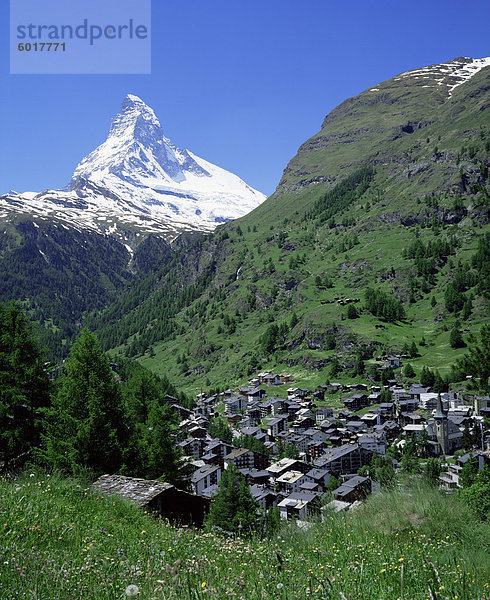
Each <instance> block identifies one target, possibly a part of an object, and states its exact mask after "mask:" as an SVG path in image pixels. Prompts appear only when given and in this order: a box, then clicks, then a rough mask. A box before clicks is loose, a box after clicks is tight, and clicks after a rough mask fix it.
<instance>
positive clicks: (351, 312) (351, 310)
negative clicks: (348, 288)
mask: <svg viewBox="0 0 490 600" xmlns="http://www.w3.org/2000/svg"><path fill="white" fill-rule="evenodd" d="M358 316H359V314H358V312H357V308H356V307H355V305H354V304H349V306H348V307H347V318H348V319H357V317H358Z"/></svg>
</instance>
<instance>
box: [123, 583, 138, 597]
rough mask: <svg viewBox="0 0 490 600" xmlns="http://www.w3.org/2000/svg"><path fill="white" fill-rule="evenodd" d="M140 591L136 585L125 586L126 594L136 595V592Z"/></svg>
mask: <svg viewBox="0 0 490 600" xmlns="http://www.w3.org/2000/svg"><path fill="white" fill-rule="evenodd" d="M139 591H140V589H139V587H138V586H137V585H133V584H131V585H128V587H127V588H126V596H136V594H137V593H138V592H139Z"/></svg>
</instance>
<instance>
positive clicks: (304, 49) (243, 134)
mask: <svg viewBox="0 0 490 600" xmlns="http://www.w3.org/2000/svg"><path fill="white" fill-rule="evenodd" d="M101 1H103V0H101ZM0 5H1V8H0V23H1V25H0V28H1V29H2V31H1V33H2V35H1V38H0V60H1V63H0V132H1V134H0V135H1V145H0V148H1V150H0V153H1V154H0V193H4V192H6V191H8V190H9V189H15V190H17V191H27V190H33V191H35V190H43V189H46V188H56V187H61V186H63V185H65V184H66V183H67V182H68V181H69V180H70V177H71V174H72V172H73V170H74V168H75V166H76V164H77V163H78V162H79V161H80V159H81V158H82V157H83V156H85V155H86V154H88V153H89V152H90V151H92V150H93V149H94V148H95V147H96V146H97V145H98V144H100V143H101V142H102V141H103V140H104V139H105V137H106V135H107V131H108V129H109V126H110V120H111V119H112V118H113V117H114V116H115V114H116V113H117V112H118V110H119V107H120V103H121V100H122V98H123V97H124V96H125V95H126V94H127V93H133V94H136V95H138V96H140V97H141V98H142V99H143V100H144V101H145V102H147V103H148V104H149V105H150V106H151V107H152V108H153V109H154V110H155V112H156V113H157V115H158V117H159V118H160V121H161V123H162V126H163V128H164V131H165V133H166V135H167V136H168V137H170V138H171V139H172V141H173V142H174V143H175V144H176V145H178V146H180V147H187V148H189V149H190V150H191V151H192V152H194V153H196V154H198V155H199V156H202V157H203V158H205V159H207V160H209V161H211V162H213V163H215V164H217V165H219V166H221V167H224V168H226V169H228V170H230V171H232V172H234V173H236V174H237V175H239V176H240V177H242V178H243V179H244V180H245V181H246V182H247V183H249V184H250V185H252V186H253V187H255V188H257V189H259V190H261V191H263V192H264V193H266V194H268V195H269V194H271V193H272V192H273V191H274V189H275V187H276V185H277V183H278V181H279V179H280V177H281V174H282V171H283V169H284V167H285V166H286V164H287V162H288V160H289V159H290V158H291V157H292V156H293V155H294V154H295V153H296V150H297V148H298V147H299V145H300V144H301V143H302V142H304V141H305V140H306V139H308V138H309V137H310V136H311V135H313V134H314V133H316V132H317V131H318V130H319V128H320V125H321V123H322V120H323V118H324V116H325V115H326V114H327V113H328V112H329V111H330V110H332V109H333V108H334V107H335V106H336V105H337V104H339V103H340V102H341V101H342V100H344V99H346V98H348V97H350V96H353V95H355V94H357V93H359V92H361V91H363V90H364V89H366V88H367V87H368V86H372V85H374V84H376V83H378V82H380V81H383V80H385V79H389V78H390V77H392V76H394V75H396V74H398V73H400V72H402V71H406V70H409V69H412V68H416V67H421V66H424V65H427V64H434V63H440V62H445V61H447V60H450V59H452V58H456V57H457V56H471V57H474V58H481V57H483V56H488V55H490V44H489V41H490V37H489V29H488V24H489V23H490V2H488V0H471V1H470V2H466V3H465V2H461V0H423V1H420V0H414V1H410V2H408V1H405V2H397V1H396V0H383V1H379V2H377V1H376V0H372V1H371V2H366V0H352V1H351V2H349V3H346V2H340V1H338V2H337V1H330V0H261V1H259V0H153V10H152V13H153V14H152V43H153V47H152V74H151V75H112V76H109V75H9V55H8V52H9V51H8V36H9V31H8V24H9V18H8V17H9V14H8V2H7V0H2V1H1V3H0Z"/></svg>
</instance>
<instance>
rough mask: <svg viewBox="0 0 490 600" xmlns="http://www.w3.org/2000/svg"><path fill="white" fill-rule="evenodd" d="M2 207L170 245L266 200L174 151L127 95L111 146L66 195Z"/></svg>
mask: <svg viewBox="0 0 490 600" xmlns="http://www.w3.org/2000/svg"><path fill="white" fill-rule="evenodd" d="M2 199H3V200H4V202H3V203H5V202H6V203H7V204H8V205H9V209H11V210H14V211H16V212H29V213H31V214H32V213H34V214H40V215H49V216H53V217H56V218H57V219H62V220H64V219H65V220H67V221H69V222H70V225H72V226H73V225H74V226H77V227H81V228H91V229H95V230H98V231H101V232H104V233H110V234H112V235H115V234H116V232H117V231H118V228H119V230H121V229H122V230H126V231H127V230H131V231H137V232H138V233H161V234H162V235H164V236H165V237H166V238H167V239H170V240H171V239H173V238H175V237H176V236H177V235H178V234H179V233H181V232H182V231H196V230H197V231H211V230H213V229H214V228H215V227H216V225H217V224H219V223H223V222H225V221H230V220H233V219H236V218H238V217H241V216H243V215H245V214H246V213H248V212H250V211H251V210H253V209H254V208H255V207H256V206H258V205H259V204H260V203H261V202H263V201H264V200H265V196H264V194H261V193H260V192H258V191H256V190H254V189H252V188H251V187H250V186H248V185H247V184H246V183H245V182H244V181H242V180H241V179H240V178H239V177H237V176H236V175H233V174H232V173H230V172H228V171H225V170H224V169H221V168H220V167H217V166H216V165H213V164H212V163H210V162H208V161H206V160H204V159H202V158H199V157H198V156H196V155H195V154H193V153H192V152H190V151H189V150H187V149H181V148H178V147H177V146H175V145H174V144H173V143H172V142H171V141H170V140H169V139H168V138H167V137H166V136H165V134H164V131H163V128H162V126H161V124H160V122H159V120H158V118H157V116H156V115H155V112H154V111H153V110H152V109H151V108H150V107H149V106H148V105H147V104H145V102H143V100H141V98H139V97H138V96H135V95H132V94H128V95H127V96H126V97H125V98H124V100H123V102H122V105H121V110H120V112H119V113H118V115H117V116H116V117H115V118H114V119H113V121H112V123H111V127H110V130H109V134H108V136H107V139H106V140H105V141H104V142H103V143H102V144H101V145H100V146H98V147H97V148H96V149H95V150H94V151H93V152H91V153H90V154H89V155H88V156H86V157H85V158H84V159H83V160H82V161H81V162H80V163H79V164H78V166H77V167H76V169H75V172H74V174H73V177H72V179H71V183H70V184H69V186H67V188H65V189H63V190H48V191H45V192H42V193H40V194H32V193H29V194H19V195H15V196H14V195H10V194H9V195H7V196H4V197H2ZM0 204H2V202H0ZM0 208H1V206H0ZM121 236H122V237H124V236H125V234H122V233H121V235H119V237H121Z"/></svg>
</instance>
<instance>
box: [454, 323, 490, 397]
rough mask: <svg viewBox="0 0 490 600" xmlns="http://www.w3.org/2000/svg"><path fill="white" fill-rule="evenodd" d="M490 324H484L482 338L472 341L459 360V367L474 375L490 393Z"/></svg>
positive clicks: (483, 388)
mask: <svg viewBox="0 0 490 600" xmlns="http://www.w3.org/2000/svg"><path fill="white" fill-rule="evenodd" d="M489 354H490V325H483V327H482V328H481V331H480V340H479V341H474V340H472V341H471V344H470V345H469V347H468V352H467V353H466V354H465V355H464V357H463V358H462V359H461V360H460V361H458V363H457V365H458V368H459V369H460V370H461V372H462V373H464V374H465V375H472V376H473V378H474V379H475V380H476V383H477V385H478V388H479V389H480V390H481V391H482V392H483V393H484V394H488V392H489V391H490V384H489V377H490V361H489V360H488V356H489Z"/></svg>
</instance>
